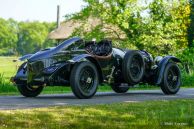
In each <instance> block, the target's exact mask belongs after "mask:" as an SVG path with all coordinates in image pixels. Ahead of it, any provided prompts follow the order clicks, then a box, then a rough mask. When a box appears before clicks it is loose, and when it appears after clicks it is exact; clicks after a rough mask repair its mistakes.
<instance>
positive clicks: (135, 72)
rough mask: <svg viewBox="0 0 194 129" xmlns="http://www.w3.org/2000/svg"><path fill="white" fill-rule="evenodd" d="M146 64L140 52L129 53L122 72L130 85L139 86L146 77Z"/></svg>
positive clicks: (126, 55)
mask: <svg viewBox="0 0 194 129" xmlns="http://www.w3.org/2000/svg"><path fill="white" fill-rule="evenodd" d="M144 69H145V63H144V59H143V57H142V55H141V54H140V53H139V51H135V50H130V51H128V52H127V53H126V54H125V56H124V59H123V65H122V72H123V77H124V79H125V81H126V82H127V83H129V84H132V85H134V84H137V83H138V82H140V81H141V79H142V78H143V76H144Z"/></svg>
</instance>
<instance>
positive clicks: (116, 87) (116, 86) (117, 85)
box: [111, 83, 129, 93]
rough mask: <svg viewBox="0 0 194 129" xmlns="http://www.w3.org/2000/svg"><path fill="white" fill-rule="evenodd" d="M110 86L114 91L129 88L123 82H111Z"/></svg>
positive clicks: (123, 90) (120, 91)
mask: <svg viewBox="0 0 194 129" xmlns="http://www.w3.org/2000/svg"><path fill="white" fill-rule="evenodd" d="M111 88H112V89H113V91H114V92H116V93H126V92H127V91H128V90H129V85H128V84H124V83H113V84H111Z"/></svg>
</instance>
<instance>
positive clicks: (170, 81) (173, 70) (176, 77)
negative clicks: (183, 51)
mask: <svg viewBox="0 0 194 129" xmlns="http://www.w3.org/2000/svg"><path fill="white" fill-rule="evenodd" d="M180 85H181V72H180V69H179V67H178V65H177V64H175V63H172V62H170V63H168V64H167V66H166V68H165V71H164V76H163V83H162V85H161V89H162V91H163V92H164V93H165V94H176V93H177V92H178V91H179V89H180Z"/></svg>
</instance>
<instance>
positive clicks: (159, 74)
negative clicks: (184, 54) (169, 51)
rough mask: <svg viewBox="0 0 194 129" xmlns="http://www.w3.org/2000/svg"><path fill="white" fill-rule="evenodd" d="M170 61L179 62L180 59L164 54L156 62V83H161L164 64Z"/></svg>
mask: <svg viewBox="0 0 194 129" xmlns="http://www.w3.org/2000/svg"><path fill="white" fill-rule="evenodd" d="M170 61H173V62H176V63H181V60H180V59H178V58H176V57H174V56H165V57H164V58H163V59H162V60H161V61H160V62H159V64H158V72H157V81H156V84H157V85H160V84H161V83H162V80H163V73H164V70H165V68H166V65H167V64H168V62H170Z"/></svg>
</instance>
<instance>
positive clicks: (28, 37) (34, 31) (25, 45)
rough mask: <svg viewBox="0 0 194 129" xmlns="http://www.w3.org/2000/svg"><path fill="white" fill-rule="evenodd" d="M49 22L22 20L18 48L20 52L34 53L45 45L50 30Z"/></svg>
mask: <svg viewBox="0 0 194 129" xmlns="http://www.w3.org/2000/svg"><path fill="white" fill-rule="evenodd" d="M50 29H51V28H50V25H49V24H48V23H40V22H20V23H19V33H18V42H17V50H18V52H19V53H20V54H27V53H34V52H36V51H38V50H40V49H41V48H43V46H45V44H46V43H45V40H46V39H47V35H48V33H49V31H50Z"/></svg>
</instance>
